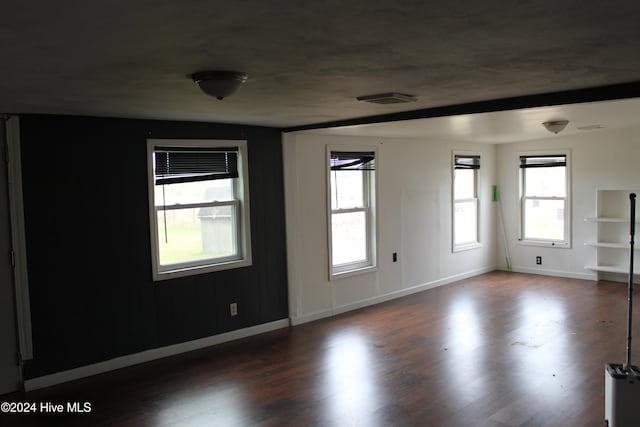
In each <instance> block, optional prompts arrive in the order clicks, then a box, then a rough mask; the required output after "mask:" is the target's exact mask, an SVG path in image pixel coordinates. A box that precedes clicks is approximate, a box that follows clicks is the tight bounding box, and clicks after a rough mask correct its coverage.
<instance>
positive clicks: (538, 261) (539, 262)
mask: <svg viewBox="0 0 640 427" xmlns="http://www.w3.org/2000/svg"><path fill="white" fill-rule="evenodd" d="M536 264H538V265H542V257H541V256H537V257H536Z"/></svg>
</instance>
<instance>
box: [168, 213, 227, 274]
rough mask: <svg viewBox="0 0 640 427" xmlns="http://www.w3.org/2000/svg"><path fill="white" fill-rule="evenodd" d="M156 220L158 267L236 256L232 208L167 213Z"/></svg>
mask: <svg viewBox="0 0 640 427" xmlns="http://www.w3.org/2000/svg"><path fill="white" fill-rule="evenodd" d="M157 217H158V247H159V252H160V264H161V265H168V264H173V263H180V262H190V261H199V260H205V259H212V258H221V257H231V256H234V255H236V254H237V250H236V244H235V229H236V226H235V207H234V206H216V207H205V208H193V209H170V210H164V211H158V213H157ZM165 221H166V222H165Z"/></svg>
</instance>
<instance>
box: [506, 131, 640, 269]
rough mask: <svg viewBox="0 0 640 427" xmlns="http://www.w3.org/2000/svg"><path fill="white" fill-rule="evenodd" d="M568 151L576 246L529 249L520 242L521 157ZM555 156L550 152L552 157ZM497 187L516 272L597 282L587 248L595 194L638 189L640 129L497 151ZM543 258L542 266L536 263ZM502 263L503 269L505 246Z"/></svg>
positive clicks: (593, 233) (552, 138)
mask: <svg viewBox="0 0 640 427" xmlns="http://www.w3.org/2000/svg"><path fill="white" fill-rule="evenodd" d="M555 149H569V150H570V155H571V183H572V201H571V203H572V210H571V213H572V214H571V218H572V225H573V227H572V247H571V248H569V249H563V248H550V247H537V246H525V245H521V244H519V243H518V241H517V238H518V179H519V178H518V173H519V172H518V153H519V152H523V151H537V150H547V154H549V153H550V152H551V151H554V150H555ZM551 154H552V153H551ZM496 159H497V165H498V170H497V173H498V185H499V188H500V191H501V195H502V207H503V209H504V214H505V215H504V216H505V224H506V229H507V236H508V242H509V251H510V255H511V264H512V266H513V269H514V270H515V271H521V272H530V273H538V274H549V275H556V276H566V277H576V278H585V279H595V278H596V276H595V274H594V273H593V272H591V271H590V270H586V269H585V268H584V266H585V265H586V264H594V263H595V249H594V248H591V247H588V246H585V244H584V243H585V242H586V241H588V240H595V238H596V225H595V224H593V223H587V222H585V221H584V219H585V218H586V217H592V216H595V213H596V190H597V189H618V188H619V189H634V188H640V162H639V160H640V128H634V129H623V130H606V129H604V130H598V131H592V132H585V133H581V134H578V135H567V136H563V135H562V134H559V135H556V136H551V135H550V138H547V139H544V140H539V141H530V142H526V143H516V144H502V145H499V146H498V147H497V157H496ZM538 255H539V256H542V265H541V266H538V265H536V263H535V257H536V256H538ZM497 259H498V263H499V264H501V265H502V266H503V267H504V260H505V255H504V251H503V250H502V244H500V245H499V246H498V258H497Z"/></svg>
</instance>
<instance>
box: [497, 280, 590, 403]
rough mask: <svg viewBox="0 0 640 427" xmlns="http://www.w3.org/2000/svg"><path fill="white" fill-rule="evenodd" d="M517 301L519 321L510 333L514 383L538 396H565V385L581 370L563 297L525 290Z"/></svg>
mask: <svg viewBox="0 0 640 427" xmlns="http://www.w3.org/2000/svg"><path fill="white" fill-rule="evenodd" d="M517 304H518V313H519V316H520V321H519V322H518V328H517V329H516V330H515V331H514V332H513V333H512V334H511V335H510V336H509V340H510V342H509V351H510V356H511V357H510V358H511V360H512V366H513V368H512V369H511V371H512V372H513V374H512V375H514V376H515V377H516V378H517V379H518V381H515V384H516V385H519V388H520V389H521V391H523V392H526V393H528V394H530V395H532V396H536V397H537V398H538V399H539V400H543V401H557V400H558V399H561V398H566V397H567V392H566V390H567V388H566V386H567V385H568V384H569V383H572V382H573V381H574V378H575V377H576V376H577V375H579V372H578V371H577V368H576V367H575V360H573V357H575V355H574V354H573V353H572V350H571V349H570V348H569V345H570V341H571V337H572V336H573V332H572V330H571V329H570V328H569V327H568V324H567V321H566V319H567V311H566V308H565V303H564V301H563V300H561V299H554V298H551V297H546V296H544V295H536V294H533V293H531V294H529V293H524V294H523V295H522V297H521V298H520V300H519V302H518V303H517ZM574 397H575V396H574Z"/></svg>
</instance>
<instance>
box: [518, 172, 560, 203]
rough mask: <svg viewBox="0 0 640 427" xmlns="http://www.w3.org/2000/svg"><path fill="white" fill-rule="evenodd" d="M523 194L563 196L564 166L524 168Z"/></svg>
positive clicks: (530, 195) (529, 195) (528, 195)
mask: <svg viewBox="0 0 640 427" xmlns="http://www.w3.org/2000/svg"><path fill="white" fill-rule="evenodd" d="M523 171H524V173H525V179H524V184H525V188H524V195H525V196H527V197H565V196H566V167H564V166H555V167H548V168H525V169H523Z"/></svg>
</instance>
